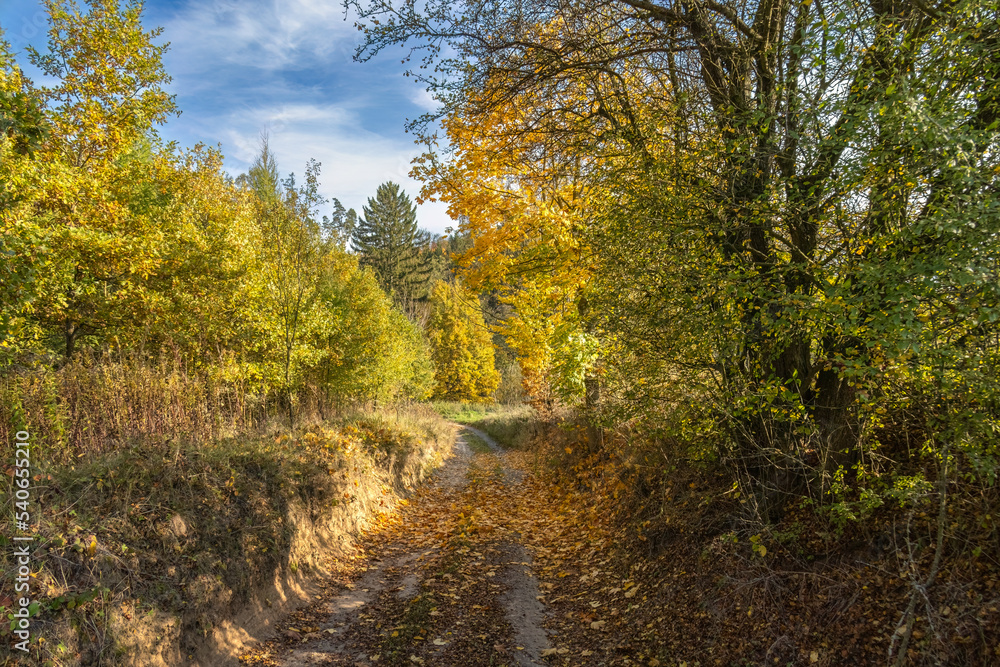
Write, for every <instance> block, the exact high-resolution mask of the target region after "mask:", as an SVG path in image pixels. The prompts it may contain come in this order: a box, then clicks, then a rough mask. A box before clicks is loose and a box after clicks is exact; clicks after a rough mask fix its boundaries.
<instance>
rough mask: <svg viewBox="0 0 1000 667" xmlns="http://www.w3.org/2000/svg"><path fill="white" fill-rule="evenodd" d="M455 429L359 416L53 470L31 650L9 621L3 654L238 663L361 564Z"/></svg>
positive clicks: (36, 660)
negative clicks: (386, 516) (370, 529)
mask: <svg viewBox="0 0 1000 667" xmlns="http://www.w3.org/2000/svg"><path fill="white" fill-rule="evenodd" d="M453 441H454V428H453V427H452V426H451V425H449V424H447V423H445V422H443V421H441V420H439V419H436V418H433V417H430V416H427V415H424V416H421V417H419V418H417V417H414V416H412V415H411V416H403V417H401V418H397V417H395V416H394V417H391V418H390V417H388V416H378V415H364V416H355V417H353V418H351V419H345V420H342V421H341V422H340V423H338V424H336V425H330V424H328V425H323V426H315V427H312V428H310V429H307V430H305V431H303V432H300V433H299V434H297V435H295V436H294V437H292V436H289V435H287V434H283V435H282V434H273V435H271V436H269V437H267V438H266V439H260V440H255V441H253V442H227V443H213V444H211V445H182V444H176V443H169V442H168V443H146V444H142V445H135V446H132V447H129V448H123V450H122V451H120V452H118V453H116V454H115V455H113V456H106V457H101V458H99V459H94V460H91V461H87V462H86V463H85V464H82V465H78V466H75V467H66V468H60V469H51V470H50V471H49V472H47V473H46V474H45V475H44V476H43V477H42V478H41V479H39V480H36V482H37V485H36V486H35V487H34V489H33V493H34V497H35V498H36V506H37V507H38V508H39V510H38V514H39V520H40V523H39V526H38V528H37V539H36V541H35V548H34V550H33V552H32V555H31V557H32V563H33V575H34V576H33V577H32V585H33V588H32V598H33V599H35V600H37V601H39V603H40V606H39V611H38V614H37V615H36V616H35V617H34V618H32V619H31V630H32V637H33V641H32V644H31V648H32V650H31V653H30V655H29V656H24V655H23V654H21V653H20V652H18V653H14V652H12V651H11V650H10V644H11V642H10V641H7V640H9V639H10V637H9V630H8V637H5V638H4V641H3V645H2V646H0V651H3V653H0V660H3V661H4V662H5V663H11V662H12V661H13V662H16V663H17V664H46V663H48V664H53V665H90V664H108V665H178V664H194V665H206V666H208V665H211V666H213V667H215V666H224V665H227V664H238V660H237V655H238V653H240V652H241V650H242V648H243V647H244V646H245V645H246V644H248V643H250V644H252V643H256V642H258V641H260V640H264V639H267V638H269V637H270V636H272V635H273V634H274V631H275V620H276V619H278V618H281V617H283V616H285V615H287V613H288V612H290V611H292V610H294V609H296V608H298V607H300V606H302V605H304V604H306V603H308V602H310V601H312V600H313V599H314V596H315V595H317V594H318V593H319V592H321V591H322V590H323V589H324V585H326V583H327V582H328V581H329V580H330V579H331V578H336V577H338V576H344V573H345V572H349V571H350V570H351V566H352V563H353V562H354V558H355V554H354V551H355V545H354V535H356V534H357V533H358V532H359V531H361V530H363V529H365V528H366V527H367V526H368V525H369V523H370V522H371V521H372V519H373V517H375V516H376V515H377V514H378V512H380V511H384V510H386V509H388V508H390V507H392V506H393V505H395V504H396V503H397V502H399V500H400V499H401V498H402V497H403V496H404V495H406V494H408V493H409V490H410V489H411V488H412V487H414V486H415V485H416V484H418V483H419V482H420V481H421V480H422V479H423V478H424V477H425V476H426V474H428V473H429V471H430V470H432V469H433V468H434V467H436V466H437V465H438V464H439V463H440V461H441V460H442V458H443V457H444V455H445V454H446V453H447V452H449V451H450V449H451V446H452V443H453ZM7 498H10V496H9V495H8V496H7ZM12 549H13V546H12V545H10V544H8V545H5V546H4V548H3V560H2V561H0V567H2V569H3V570H4V575H3V581H4V582H5V584H6V583H9V582H11V581H12V580H13V577H12V575H11V573H12V572H13V569H12V568H14V567H16V563H15V561H14V559H13V551H12ZM3 593H4V598H7V597H8V596H9V595H10V594H11V591H7V590H4V592H3ZM9 603H10V600H9V599H2V600H0V604H6V605H7V606H8V607H9V606H10V605H9ZM5 629H6V628H5Z"/></svg>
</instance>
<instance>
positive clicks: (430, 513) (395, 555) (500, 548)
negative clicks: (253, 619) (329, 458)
mask: <svg viewBox="0 0 1000 667" xmlns="http://www.w3.org/2000/svg"><path fill="white" fill-rule="evenodd" d="M525 482H526V475H525V472H524V471H523V470H521V469H519V467H518V466H516V465H511V464H510V461H509V459H508V456H507V454H506V453H504V452H502V451H501V450H500V448H499V447H497V445H496V443H495V442H493V441H492V439H490V438H489V436H488V435H486V434H484V433H482V432H478V431H475V430H474V429H469V430H467V431H464V432H463V434H462V435H461V436H460V438H459V441H458V443H457V444H456V447H455V456H453V457H452V458H450V459H449V460H448V461H447V462H446V463H445V465H444V466H442V467H441V468H440V469H439V470H438V471H437V472H436V473H435V474H434V476H433V477H432V478H431V479H430V481H429V483H427V484H425V485H423V486H422V487H421V488H420V489H419V490H418V491H417V493H416V494H414V496H413V497H412V498H411V499H409V501H408V502H407V503H406V504H405V506H403V507H402V508H401V510H400V511H399V512H397V513H393V514H391V515H386V516H385V517H384V520H383V521H382V522H380V525H379V527H378V529H377V530H374V531H372V532H371V533H370V534H368V535H366V536H365V538H364V540H363V541H362V549H363V553H362V554H359V555H362V556H363V558H362V560H360V567H359V568H358V571H357V573H356V576H355V578H354V579H347V580H344V581H343V582H342V585H341V587H340V588H339V589H337V590H331V591H330V592H329V594H328V596H327V597H326V598H324V599H323V600H320V601H318V602H317V603H316V604H314V605H312V606H311V607H309V608H306V609H303V610H301V611H299V612H297V613H296V614H294V615H292V616H291V617H289V618H287V619H285V620H284V621H282V629H283V631H282V632H281V634H280V636H279V638H278V639H277V640H275V641H271V642H268V643H266V644H264V645H261V646H259V647H256V648H255V649H253V650H251V651H249V652H248V653H247V654H245V655H244V656H243V660H244V662H245V663H246V664H252V665H267V666H271V667H274V666H280V667H306V666H309V665H352V666H354V665H383V664H384V665H413V664H427V665H442V666H444V665H452V666H463V667H464V666H467V665H489V664H493V665H524V666H529V665H542V664H544V663H545V660H544V656H545V655H546V654H549V653H552V652H553V649H551V648H549V637H548V634H547V632H546V630H545V629H544V628H543V622H544V621H545V605H544V604H543V602H542V601H541V600H542V599H544V596H543V595H542V594H541V591H540V589H539V586H538V581H537V578H536V576H535V574H534V572H533V567H532V556H531V554H530V553H529V551H528V550H527V549H525V547H524V545H523V544H522V536H521V533H520V530H519V528H520V527H521V526H523V521H524V517H523V516H521V513H520V512H519V511H518V505H519V500H518V499H519V498H521V497H522V494H523V493H524V491H525V489H524V488H523V487H524V484H525Z"/></svg>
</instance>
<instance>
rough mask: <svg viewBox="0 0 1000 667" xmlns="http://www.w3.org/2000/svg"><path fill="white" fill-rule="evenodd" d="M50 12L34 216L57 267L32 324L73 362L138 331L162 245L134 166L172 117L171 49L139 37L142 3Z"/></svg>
mask: <svg viewBox="0 0 1000 667" xmlns="http://www.w3.org/2000/svg"><path fill="white" fill-rule="evenodd" d="M46 8H47V9H48V12H49V45H48V52H47V53H44V54H43V53H40V52H38V51H37V50H35V49H29V56H30V59H31V61H32V63H34V64H35V65H36V66H38V67H39V68H40V69H41V70H42V71H43V72H44V73H45V74H46V75H48V76H49V77H52V78H54V79H55V80H56V82H55V83H54V84H53V85H51V86H46V87H42V88H40V89H39V93H40V96H41V98H42V100H44V102H45V104H46V106H47V109H48V112H49V113H48V116H49V121H50V123H51V126H52V131H51V133H50V134H49V137H48V138H47V140H46V141H45V142H44V145H43V155H42V158H41V159H43V160H44V161H45V162H46V163H47V164H49V165H51V167H50V170H49V174H48V175H47V176H46V177H45V178H44V179H40V181H39V183H38V186H39V187H40V188H41V189H42V192H40V193H39V194H38V195H37V197H36V203H35V206H34V210H33V211H30V212H26V213H27V214H28V215H31V216H32V217H33V219H34V223H35V224H37V225H38V226H39V227H40V229H41V234H42V236H43V237H44V244H45V245H46V246H48V248H49V249H50V252H49V260H50V261H51V263H52V265H51V267H50V270H47V271H46V274H45V275H46V278H45V280H44V281H43V284H40V289H39V298H38V299H37V300H36V304H35V310H34V316H35V317H36V318H37V319H38V320H39V322H41V323H42V325H43V326H45V327H46V328H47V329H48V330H49V332H50V333H51V334H55V335H58V336H60V337H61V338H62V339H63V349H64V353H65V354H66V355H67V356H70V355H72V354H73V352H74V351H75V350H76V348H77V344H78V341H79V340H80V338H81V337H82V336H86V335H94V334H99V333H102V332H104V331H106V330H107V329H109V328H113V327H115V326H122V325H123V326H129V325H130V324H132V322H133V321H134V319H135V318H136V317H137V312H136V311H137V308H138V307H139V304H141V303H143V301H144V298H143V293H144V289H143V285H142V282H143V281H144V280H145V278H146V277H148V276H149V275H150V274H151V273H152V272H153V271H155V270H156V267H157V266H158V264H159V259H158V255H159V252H158V248H157V245H158V240H159V239H158V230H157V226H156V224H155V222H154V220H153V219H152V218H151V217H150V216H149V215H147V214H146V213H147V212H146V211H144V210H143V209H144V206H145V202H143V201H142V197H143V193H141V192H138V191H137V186H138V185H139V184H138V183H137V182H136V180H135V166H136V162H135V160H136V159H142V158H143V153H147V154H148V153H149V152H150V150H151V148H150V147H151V146H152V145H154V144H155V141H153V140H151V139H150V138H151V137H152V136H153V135H152V130H153V127H154V126H155V125H156V124H158V123H162V122H164V121H165V120H166V118H167V117H168V116H169V115H171V114H173V113H175V106H174V101H173V98H172V97H171V96H169V95H168V94H167V93H166V92H164V91H163V89H162V86H163V85H164V84H166V83H167V82H168V81H169V77H168V76H167V75H166V73H165V72H164V70H163V67H162V63H161V57H162V54H163V52H164V50H165V49H166V46H157V45H155V44H153V40H154V39H155V38H156V37H157V36H158V35H159V31H158V30H154V31H151V32H147V31H144V30H143V28H142V25H141V13H142V4H141V3H138V2H130V3H128V4H126V5H125V6H124V7H122V6H120V5H119V3H118V2H117V1H116V0H94V1H93V2H91V3H90V4H89V11H88V12H86V13H82V12H81V11H80V9H79V8H78V7H77V5H76V4H75V3H72V2H61V1H50V2H47V3H46ZM144 144H145V147H144ZM129 155H131V156H132V157H131V158H130V157H128V156H129ZM53 329H54V330H55V331H53ZM57 332H58V333H57Z"/></svg>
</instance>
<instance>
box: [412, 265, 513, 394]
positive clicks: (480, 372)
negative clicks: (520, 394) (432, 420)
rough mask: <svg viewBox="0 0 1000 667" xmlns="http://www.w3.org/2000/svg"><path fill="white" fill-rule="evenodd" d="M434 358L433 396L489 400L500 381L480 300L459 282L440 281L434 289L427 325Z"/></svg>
mask: <svg viewBox="0 0 1000 667" xmlns="http://www.w3.org/2000/svg"><path fill="white" fill-rule="evenodd" d="M427 331H428V338H430V343H431V356H432V358H433V360H434V396H435V397H436V398H444V399H448V400H472V401H488V400H490V399H491V397H492V395H493V392H494V391H496V388H497V386H498V385H499V384H500V374H499V373H498V372H497V370H496V365H495V361H494V357H495V350H494V348H493V339H492V337H491V336H490V332H489V330H488V329H487V328H486V323H485V322H484V321H483V314H482V312H481V311H480V309H479V300H478V299H477V298H476V296H475V295H474V294H471V293H470V292H469V291H468V290H466V289H464V288H463V287H462V286H461V284H459V283H447V282H445V281H443V280H442V281H439V282H438V283H437V284H436V285H435V286H434V288H433V289H432V290H431V317H430V321H429V322H428V326H427Z"/></svg>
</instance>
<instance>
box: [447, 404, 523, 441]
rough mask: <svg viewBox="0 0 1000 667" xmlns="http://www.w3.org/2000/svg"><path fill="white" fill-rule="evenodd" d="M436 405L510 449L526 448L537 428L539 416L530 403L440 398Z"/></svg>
mask: <svg viewBox="0 0 1000 667" xmlns="http://www.w3.org/2000/svg"><path fill="white" fill-rule="evenodd" d="M433 406H434V409H435V410H437V411H438V413H439V414H440V415H441V416H442V417H444V418H445V419H449V420H451V421H455V422H458V423H459V424H467V425H468V426H473V427H475V428H478V429H479V430H480V431H484V432H486V433H487V434H488V435H489V436H490V437H491V438H493V439H494V440H496V441H497V442H498V443H499V444H500V445H502V446H503V447H504V448H506V449H526V448H527V447H528V445H529V444H530V443H531V440H532V438H533V437H534V436H535V434H536V432H537V421H538V417H537V414H536V413H535V410H534V409H533V408H532V407H531V406H529V405H523V404H521V405H499V404H484V403H460V402H456V401H437V402H435V403H433Z"/></svg>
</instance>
